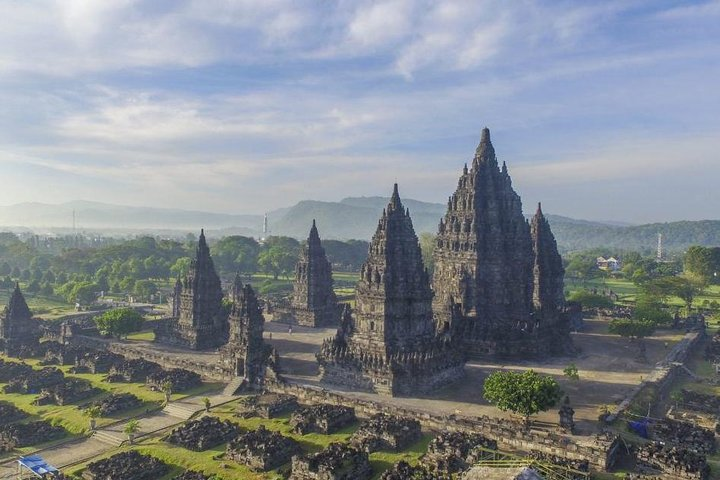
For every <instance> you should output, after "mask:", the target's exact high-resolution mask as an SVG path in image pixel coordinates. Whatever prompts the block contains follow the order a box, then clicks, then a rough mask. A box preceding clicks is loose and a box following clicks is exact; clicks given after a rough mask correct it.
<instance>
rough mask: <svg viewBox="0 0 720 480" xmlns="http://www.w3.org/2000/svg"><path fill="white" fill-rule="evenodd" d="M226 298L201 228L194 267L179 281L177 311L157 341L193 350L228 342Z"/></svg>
mask: <svg viewBox="0 0 720 480" xmlns="http://www.w3.org/2000/svg"><path fill="white" fill-rule="evenodd" d="M222 299H223V291H222V285H221V283H220V277H218V274H217V272H216V271H215V265H214V264H213V261H212V257H211V256H210V248H209V247H208V245H207V241H206V240H205V232H204V231H202V230H201V231H200V238H199V240H198V245H197V249H196V250H195V258H194V259H193V261H192V263H191V265H190V271H189V272H188V274H187V275H186V276H185V278H183V279H179V278H178V280H177V283H176V284H175V291H174V295H173V315H172V317H171V318H170V319H167V320H163V321H161V322H160V324H159V325H158V327H157V328H156V329H155V341H156V342H157V343H161V344H166V345H173V346H177V347H183V348H190V349H193V350H207V349H214V348H218V347H220V346H222V345H224V344H225V343H226V342H227V340H228V318H227V314H226V313H225V311H224V310H223V306H222Z"/></svg>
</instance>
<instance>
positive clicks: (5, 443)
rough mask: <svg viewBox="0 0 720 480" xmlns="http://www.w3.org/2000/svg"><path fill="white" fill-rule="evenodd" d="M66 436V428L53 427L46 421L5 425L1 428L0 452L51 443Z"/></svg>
mask: <svg viewBox="0 0 720 480" xmlns="http://www.w3.org/2000/svg"><path fill="white" fill-rule="evenodd" d="M66 434H67V432H66V431H65V429H64V428H62V427H58V426H55V425H51V424H50V423H48V422H46V421H45V420H38V421H35V422H30V423H11V424H9V425H3V426H2V427H0V452H9V451H11V450H13V449H15V448H22V447H29V446H32V445H38V444H41V443H45V442H50V441H52V440H57V439H60V438H62V437H64V436H65V435H66Z"/></svg>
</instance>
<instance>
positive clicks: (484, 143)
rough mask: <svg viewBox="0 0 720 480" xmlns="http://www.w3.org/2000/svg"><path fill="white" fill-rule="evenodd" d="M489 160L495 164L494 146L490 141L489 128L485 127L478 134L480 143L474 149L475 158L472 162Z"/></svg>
mask: <svg viewBox="0 0 720 480" xmlns="http://www.w3.org/2000/svg"><path fill="white" fill-rule="evenodd" d="M484 162H489V163H492V164H493V165H497V159H496V158H495V148H494V147H493V144H492V142H491V141H490V129H489V128H487V127H485V128H483V130H482V134H481V135H480V144H479V145H478V147H477V149H475V160H474V162H473V164H477V163H484Z"/></svg>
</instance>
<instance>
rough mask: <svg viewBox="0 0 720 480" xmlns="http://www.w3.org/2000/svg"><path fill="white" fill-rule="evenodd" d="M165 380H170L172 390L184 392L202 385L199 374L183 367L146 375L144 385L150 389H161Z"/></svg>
mask: <svg viewBox="0 0 720 480" xmlns="http://www.w3.org/2000/svg"><path fill="white" fill-rule="evenodd" d="M165 382H170V385H171V387H170V388H171V389H172V391H173V392H176V393H177V392H185V391H187V390H190V389H193V388H196V387H199V386H200V385H202V379H201V378H200V375H198V374H197V373H195V372H191V371H190V370H185V369H183V368H173V369H172V370H160V371H157V372H153V373H151V374H150V375H148V376H147V380H146V381H145V383H146V385H147V386H148V387H149V388H150V389H151V390H156V391H162V389H163V385H164V384H165Z"/></svg>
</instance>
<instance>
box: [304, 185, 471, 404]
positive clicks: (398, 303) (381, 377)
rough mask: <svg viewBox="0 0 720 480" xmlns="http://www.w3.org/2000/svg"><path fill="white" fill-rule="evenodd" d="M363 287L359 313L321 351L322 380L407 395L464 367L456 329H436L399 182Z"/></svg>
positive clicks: (371, 251) (364, 273) (362, 278)
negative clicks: (452, 333)
mask: <svg viewBox="0 0 720 480" xmlns="http://www.w3.org/2000/svg"><path fill="white" fill-rule="evenodd" d="M356 290H357V294H356V311H355V316H354V318H353V317H352V316H351V315H350V313H349V307H348V308H346V311H345V313H344V314H343V319H342V321H341V325H340V328H339V329H338V331H337V334H336V335H335V337H333V338H330V339H327V340H325V341H324V342H323V345H322V347H321V350H320V352H319V353H318V354H317V358H318V362H319V363H320V371H321V375H322V380H323V381H326V382H329V383H335V384H341V385H346V386H349V387H351V388H354V389H360V390H365V391H372V392H377V393H380V394H385V395H393V396H404V395H412V394H417V393H424V392H430V391H432V390H435V389H436V388H437V387H439V386H441V385H443V384H447V383H450V382H452V381H455V380H457V379H459V378H461V377H462V376H463V375H464V370H463V366H464V358H463V355H462V353H461V352H460V350H459V349H458V348H456V346H455V345H454V344H453V343H452V340H451V338H450V337H449V336H442V337H439V336H436V332H435V326H434V323H433V314H432V305H431V302H432V291H431V289H430V279H429V276H428V273H427V270H426V269H425V267H424V266H423V262H422V255H421V252H420V245H419V244H418V239H417V236H416V235H415V231H414V229H413V225H412V220H411V219H410V212H409V211H407V210H406V209H405V208H404V207H403V205H402V202H401V200H400V196H399V194H398V189H397V184H396V185H395V189H394V191H393V194H392V198H391V200H390V203H389V204H388V206H387V208H386V209H385V210H384V211H383V214H382V217H381V218H380V221H379V223H378V227H377V231H376V232H375V235H374V236H373V239H372V242H371V244H370V248H369V253H368V258H367V260H366V261H365V263H364V264H363V266H362V269H361V271H360V280H359V281H358V284H357V289H356Z"/></svg>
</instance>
